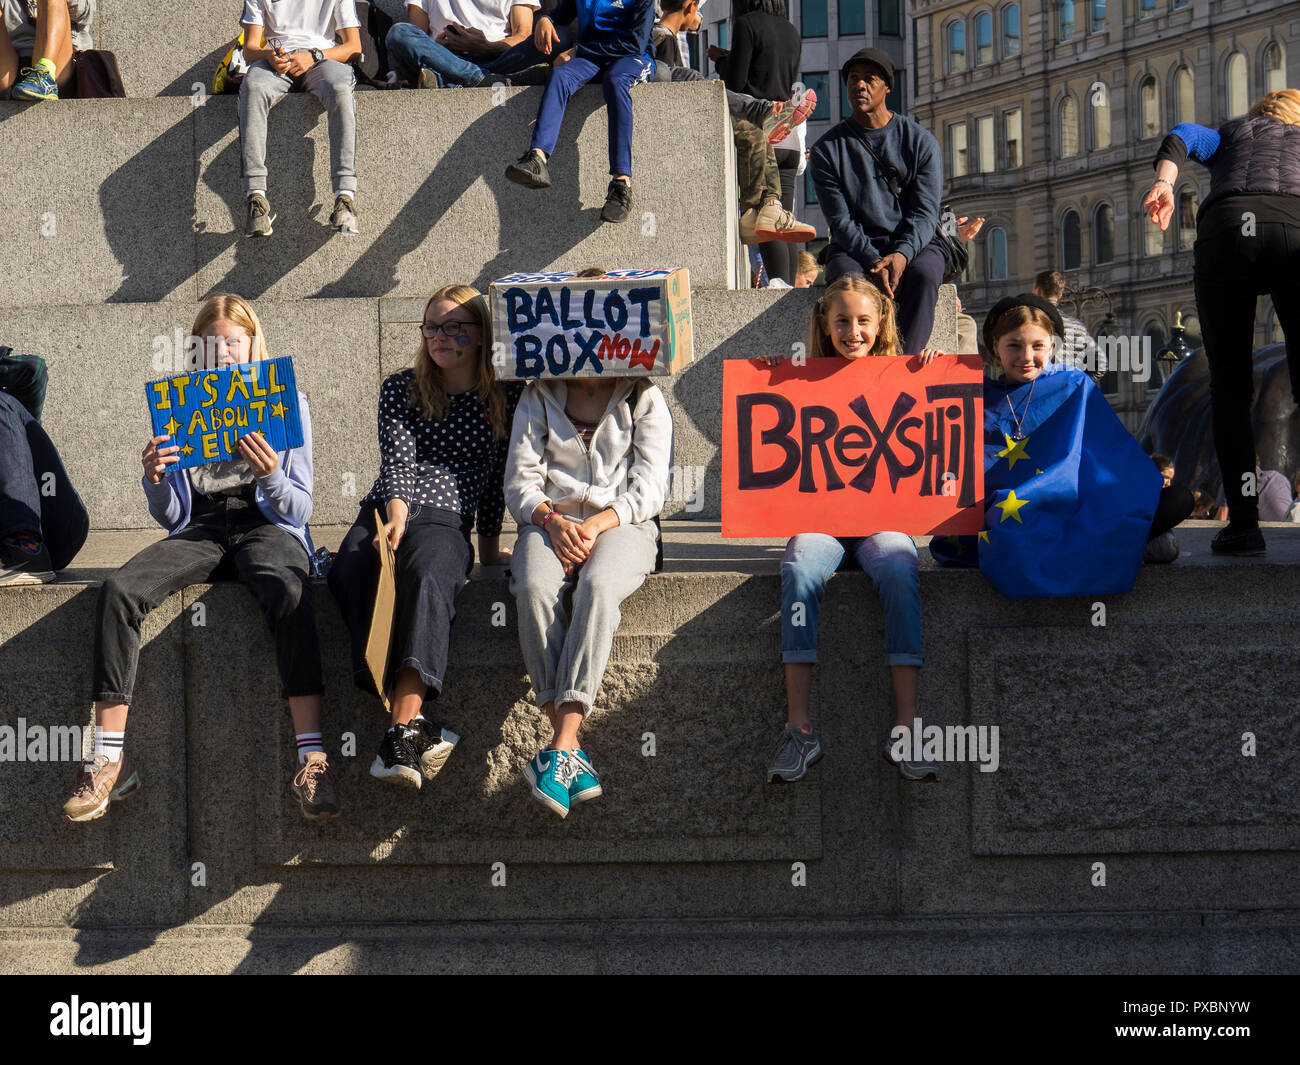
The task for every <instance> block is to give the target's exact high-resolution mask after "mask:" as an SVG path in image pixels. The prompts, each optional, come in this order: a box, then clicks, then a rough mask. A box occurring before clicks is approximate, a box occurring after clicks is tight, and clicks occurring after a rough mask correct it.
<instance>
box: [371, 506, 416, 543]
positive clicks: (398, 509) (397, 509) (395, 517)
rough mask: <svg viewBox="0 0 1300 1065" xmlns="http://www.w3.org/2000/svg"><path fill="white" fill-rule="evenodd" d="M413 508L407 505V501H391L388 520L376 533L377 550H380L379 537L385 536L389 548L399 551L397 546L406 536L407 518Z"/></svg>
mask: <svg viewBox="0 0 1300 1065" xmlns="http://www.w3.org/2000/svg"><path fill="white" fill-rule="evenodd" d="M410 511H411V508H410V507H408V506H407V505H406V500H405V499H390V500H389V501H388V520H387V521H386V522H384V527H383V529H381V530H380V531H379V532H376V533H375V539H374V544H375V550H376V551H378V550H379V536H380V533H382V534H383V536H384V538H385V539H386V540H387V541H388V546H389V548H391V549H392V550H393V551H396V550H397V545H398V544H400V543H401V542H402V537H403V536H405V535H406V516H407V515H408V514H409V513H410Z"/></svg>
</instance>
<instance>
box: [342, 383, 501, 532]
mask: <svg viewBox="0 0 1300 1065" xmlns="http://www.w3.org/2000/svg"><path fill="white" fill-rule="evenodd" d="M414 383H415V371H414V370H409V369H408V370H402V371H400V372H398V373H395V374H393V375H392V376H391V377H386V378H385V379H384V384H383V387H382V388H381V389H380V391H379V455H380V461H379V476H378V477H377V478H376V479H375V484H374V487H372V488H371V489H370V493H369V495H367V496H366V498H365V499H363V500H362V501H361V505H362V506H363V507H365V506H378V507H380V509H381V510H382V509H383V508H384V507H385V506H386V505H387V504H388V501H389V500H390V499H402V500H405V502H406V503H407V504H408V505H409V506H416V505H421V506H428V507H438V508H440V509H442V510H447V511H451V512H452V513H455V514H459V515H460V516H461V528H462V530H463V531H464V533H465V535H466V536H467V537H468V536H469V533H470V529H471V528H472V527H473V526H474V525H475V523H476V522H477V526H478V534H479V535H480V536H497V535H499V534H500V532H501V519H502V516H503V515H504V513H505V490H504V487H503V481H504V478H505V470H506V449H507V446H508V445H509V443H510V422H511V419H512V418H513V417H514V413H515V406H516V404H517V403H518V402H519V395H520V393H521V392H522V391H523V384H522V383H521V382H515V381H507V382H503V387H504V389H505V393H506V410H505V427H506V432H505V435H504V436H502V437H501V439H499V440H498V439H496V438H495V437H493V435H492V423H491V421H490V420H489V415H488V412H487V410H486V409H485V408H484V406H483V402H482V400H480V399H479V395H478V393H477V392H475V391H469V392H461V393H458V394H456V395H452V396H449V397H448V400H449V407H448V411H447V415H446V417H444V418H443V419H442V420H441V421H432V420H427V419H425V418H424V417H423V416H421V414H420V412H419V411H418V410H416V409H415V408H414V407H413V406H412V405H411V402H410V394H411V388H412V386H413V385H414Z"/></svg>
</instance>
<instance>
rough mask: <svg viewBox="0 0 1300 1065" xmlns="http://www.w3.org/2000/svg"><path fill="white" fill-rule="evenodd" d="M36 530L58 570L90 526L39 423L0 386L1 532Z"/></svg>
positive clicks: (66, 474) (74, 551)
mask: <svg viewBox="0 0 1300 1065" xmlns="http://www.w3.org/2000/svg"><path fill="white" fill-rule="evenodd" d="M25 529H32V530H34V531H35V532H37V533H38V534H39V535H40V537H41V539H42V540H43V541H44V542H45V548H46V550H47V551H49V553H50V561H51V563H52V565H53V567H54V569H56V570H61V569H63V568H64V567H65V566H67V564H68V563H69V562H71V561H72V559H73V558H74V557H75V556H76V554H77V552H78V551H80V550H81V547H82V545H83V544H84V543H85V542H86V536H87V534H88V533H89V532H90V516H89V515H88V514H87V513H86V507H85V504H83V503H82V502H81V497H80V496H79V495H77V490H76V489H75V488H73V487H72V482H71V481H70V480H69V479H68V471H67V470H65V469H64V468H63V461H62V460H61V459H60V458H59V452H58V450H57V449H56V448H55V446H54V444H53V442H51V440H50V438H49V437H48V436H47V435H46V433H45V430H44V429H43V428H41V423H40V422H38V421H37V420H36V419H35V418H33V417H32V416H31V414H29V413H28V411H27V408H26V407H24V406H23V405H22V404H21V403H19V402H18V400H16V399H14V397H13V396H10V395H8V394H7V393H4V392H0V537H5V536H10V535H12V534H13V533H16V532H21V531H23V530H25Z"/></svg>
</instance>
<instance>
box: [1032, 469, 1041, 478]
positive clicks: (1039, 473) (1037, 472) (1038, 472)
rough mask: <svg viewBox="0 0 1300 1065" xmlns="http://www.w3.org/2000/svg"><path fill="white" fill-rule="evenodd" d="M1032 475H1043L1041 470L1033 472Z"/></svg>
mask: <svg viewBox="0 0 1300 1065" xmlns="http://www.w3.org/2000/svg"><path fill="white" fill-rule="evenodd" d="M1034 473H1036V474H1038V475H1039V476H1040V477H1041V476H1042V475H1043V471H1042V470H1034Z"/></svg>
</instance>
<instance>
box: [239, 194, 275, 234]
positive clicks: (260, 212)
mask: <svg viewBox="0 0 1300 1065" xmlns="http://www.w3.org/2000/svg"><path fill="white" fill-rule="evenodd" d="M274 221H275V215H273V214H272V213H271V205H270V204H269V203H268V202H267V200H266V197H265V196H263V195H262V194H261V193H260V192H255V193H253V195H251V196H250V197H248V221H247V222H245V223H244V236H246V237H269V236H270V235H271V232H272V230H271V223H272V222H274Z"/></svg>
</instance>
